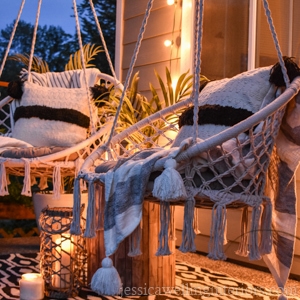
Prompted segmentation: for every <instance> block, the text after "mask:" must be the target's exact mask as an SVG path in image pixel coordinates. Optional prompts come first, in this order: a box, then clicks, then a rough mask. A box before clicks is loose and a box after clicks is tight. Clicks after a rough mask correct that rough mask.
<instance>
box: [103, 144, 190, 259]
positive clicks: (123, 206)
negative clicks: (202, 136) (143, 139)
mask: <svg viewBox="0 0 300 300" xmlns="http://www.w3.org/2000/svg"><path fill="white" fill-rule="evenodd" d="M190 144H191V140H187V141H186V142H184V143H182V144H181V145H180V147H176V148H171V149H167V150H165V149H161V148H153V149H147V150H144V151H141V152H137V153H136V154H135V155H133V156H131V157H130V158H128V159H125V160H121V161H119V162H118V164H117V165H116V166H115V167H114V168H113V169H111V170H109V171H108V172H107V173H106V174H105V175H104V178H103V179H104V180H103V181H104V182H105V212H104V240H105V251H106V255H107V256H109V255H111V254H113V253H114V252H115V251H116V250H117V248H118V245H119V244H120V243H121V242H122V241H123V240H124V239H125V238H126V237H127V236H129V235H130V234H131V233H132V232H133V231H134V230H135V229H136V228H137V227H138V225H139V224H140V221H141V217H142V205H143V201H144V197H145V194H146V189H147V184H148V181H149V177H150V174H151V173H152V171H153V167H154V164H155V162H156V161H157V160H158V159H160V158H163V157H167V156H168V157H174V156H176V155H177V154H178V153H180V152H181V151H183V150H184V149H186V148H187V147H188V146H189V145H190Z"/></svg>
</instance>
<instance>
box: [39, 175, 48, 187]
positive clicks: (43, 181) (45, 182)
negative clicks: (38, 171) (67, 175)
mask: <svg viewBox="0 0 300 300" xmlns="http://www.w3.org/2000/svg"><path fill="white" fill-rule="evenodd" d="M46 188H48V178H47V177H46V176H42V177H41V178H40V183H39V189H40V190H45V189H46Z"/></svg>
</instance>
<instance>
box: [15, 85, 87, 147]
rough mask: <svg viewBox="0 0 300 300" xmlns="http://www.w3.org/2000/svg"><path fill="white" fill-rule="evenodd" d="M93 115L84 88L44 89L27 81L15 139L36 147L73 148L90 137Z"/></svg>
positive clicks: (17, 116) (16, 122) (16, 124)
mask: <svg viewBox="0 0 300 300" xmlns="http://www.w3.org/2000/svg"><path fill="white" fill-rule="evenodd" d="M89 116H90V112H89V104H88V97H87V91H86V89H85V88H60V87H42V86H39V85H37V84H34V83H31V82H24V86H23V95H22V99H21V105H20V106H19V107H17V109H16V111H15V113H14V121H15V127H14V128H13V131H12V137H14V138H16V139H20V140H23V141H25V142H27V143H30V144H31V145H33V146H36V147H41V146H61V147H70V146H73V145H75V144H77V143H79V142H81V141H83V140H85V139H86V137H87V130H88V128H89V126H90V117H89Z"/></svg>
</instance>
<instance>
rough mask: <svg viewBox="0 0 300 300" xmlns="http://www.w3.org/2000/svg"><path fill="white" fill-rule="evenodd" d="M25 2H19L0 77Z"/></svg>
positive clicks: (23, 0)
mask: <svg viewBox="0 0 300 300" xmlns="http://www.w3.org/2000/svg"><path fill="white" fill-rule="evenodd" d="M25 1H26V0H22V2H21V6H20V9H19V12H18V16H17V19H16V22H15V24H14V28H13V30H12V33H11V36H10V40H9V42H8V45H7V48H6V51H5V54H4V57H3V61H2V64H1V67H0V77H1V75H2V72H3V69H4V65H5V62H6V59H7V56H8V53H9V50H10V47H11V44H12V41H13V39H14V36H15V33H16V30H17V27H18V24H19V21H20V17H21V14H22V11H23V7H24V4H25Z"/></svg>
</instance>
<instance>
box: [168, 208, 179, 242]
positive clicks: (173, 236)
mask: <svg viewBox="0 0 300 300" xmlns="http://www.w3.org/2000/svg"><path fill="white" fill-rule="evenodd" d="M170 213H171V216H170V235H169V239H170V240H171V241H176V240H177V238H176V229H175V218H174V216H175V205H172V207H170Z"/></svg>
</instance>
